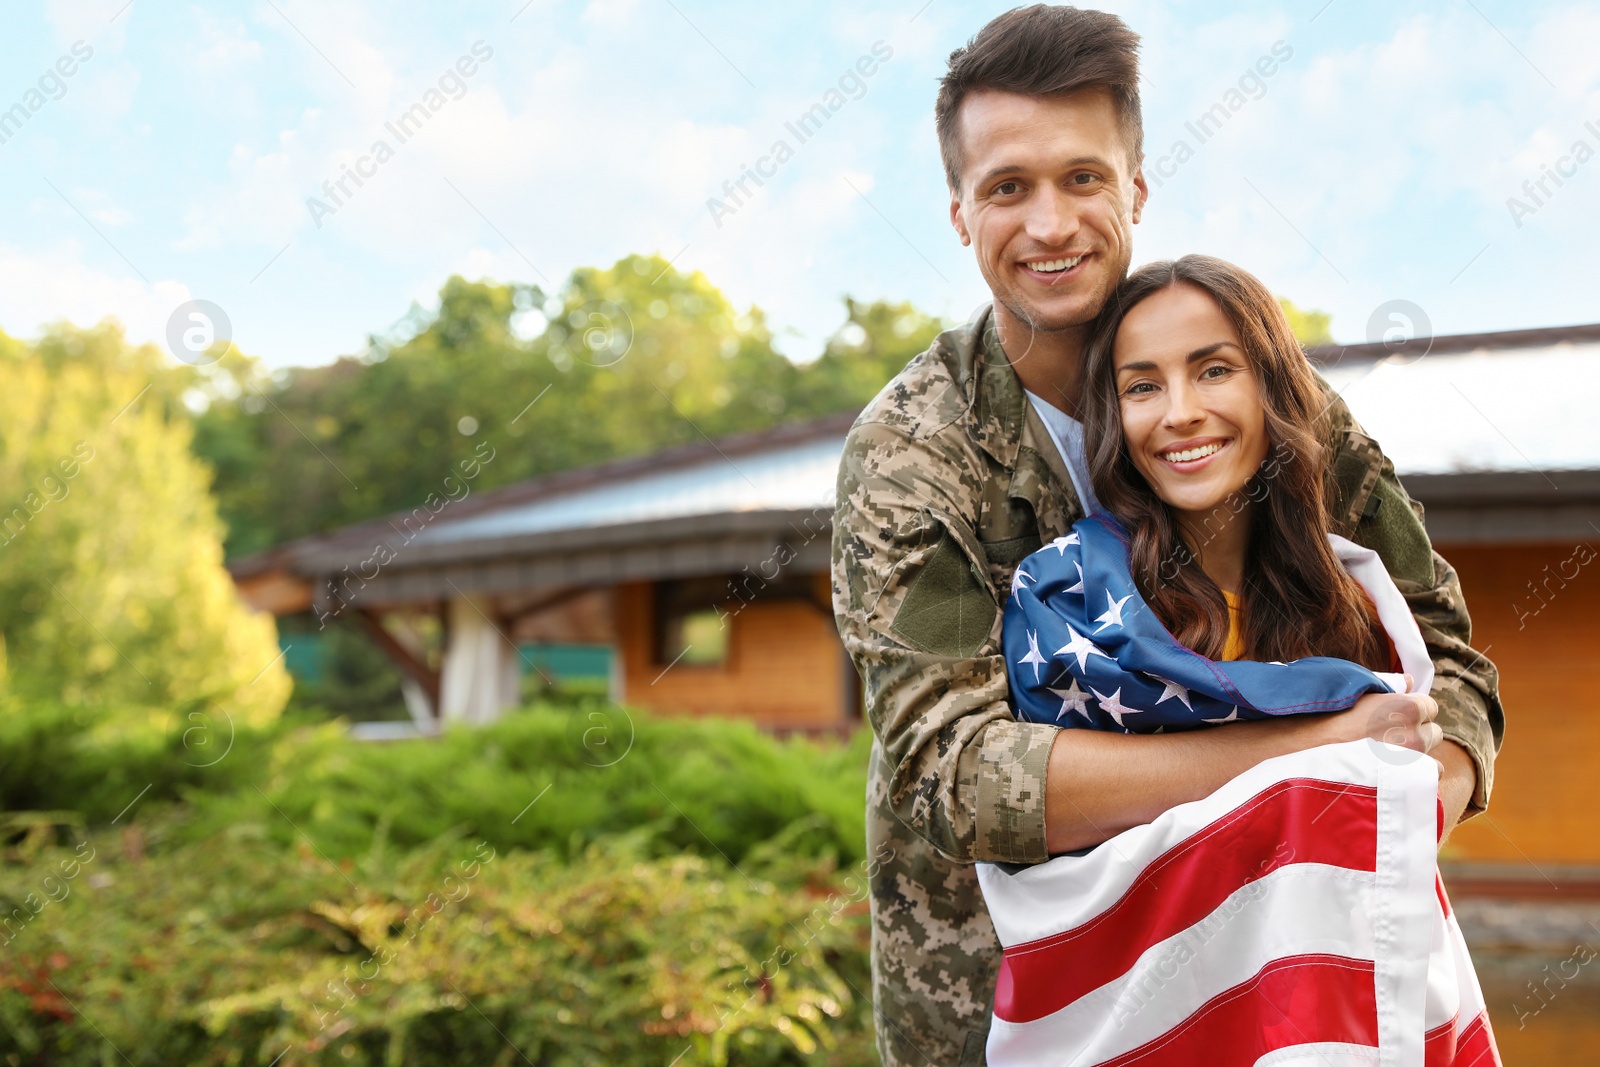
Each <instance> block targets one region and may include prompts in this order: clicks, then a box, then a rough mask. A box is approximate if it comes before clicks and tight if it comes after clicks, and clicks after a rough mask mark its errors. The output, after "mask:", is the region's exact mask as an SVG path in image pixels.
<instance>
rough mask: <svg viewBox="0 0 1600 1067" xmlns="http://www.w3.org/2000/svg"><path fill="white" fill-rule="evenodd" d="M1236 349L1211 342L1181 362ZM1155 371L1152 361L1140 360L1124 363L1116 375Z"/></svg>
mask: <svg viewBox="0 0 1600 1067" xmlns="http://www.w3.org/2000/svg"><path fill="white" fill-rule="evenodd" d="M1238 347H1239V346H1238V345H1236V344H1234V343H1233V342H1232V341H1215V342H1213V343H1211V344H1209V345H1206V346H1204V347H1203V348H1197V349H1195V350H1194V351H1193V352H1190V353H1189V354H1188V355H1187V356H1184V357H1183V361H1184V362H1185V363H1193V362H1195V361H1196V360H1201V359H1205V358H1206V357H1207V356H1212V355H1216V353H1217V351H1218V350H1219V349H1223V348H1238ZM1155 369H1156V364H1155V361H1154V360H1149V359H1141V360H1139V361H1138V362H1136V363H1124V364H1123V365H1122V366H1120V367H1118V368H1117V373H1118V374H1121V373H1122V372H1123V371H1130V370H1155Z"/></svg>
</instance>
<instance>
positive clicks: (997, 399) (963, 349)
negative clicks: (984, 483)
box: [952, 304, 1028, 469]
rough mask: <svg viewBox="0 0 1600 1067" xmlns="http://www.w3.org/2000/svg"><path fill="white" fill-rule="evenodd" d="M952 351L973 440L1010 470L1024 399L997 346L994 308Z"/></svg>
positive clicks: (963, 334)
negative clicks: (970, 423)
mask: <svg viewBox="0 0 1600 1067" xmlns="http://www.w3.org/2000/svg"><path fill="white" fill-rule="evenodd" d="M952 347H953V354H954V356H955V366H954V367H953V368H952V369H953V370H954V371H955V377H956V381H957V383H959V384H960V386H961V389H962V392H963V394H964V395H965V397H966V402H967V412H968V417H969V418H970V419H971V420H972V435H973V438H974V440H976V441H977V442H978V446H979V447H980V448H982V449H983V450H984V451H985V452H987V453H988V454H989V455H990V456H992V457H993V458H994V459H995V461H996V462H998V463H1000V464H1001V465H1002V466H1005V467H1006V468H1008V469H1009V468H1012V467H1015V466H1016V464H1017V448H1018V446H1019V444H1020V443H1021V440H1022V433H1023V427H1024V425H1025V423H1026V418H1027V408H1028V398H1027V395H1026V394H1025V393H1024V391H1023V388H1022V382H1021V381H1019V380H1018V379H1017V372H1016V371H1015V370H1013V369H1012V367H1011V361H1010V360H1009V359H1007V358H1006V353H1005V349H1004V348H1002V347H1001V346H1000V331H999V329H998V328H996V326H995V323H994V305H993V304H990V305H989V306H988V307H985V308H984V309H983V310H982V311H981V312H979V314H978V317H977V319H976V320H975V321H973V322H972V323H971V325H969V326H968V327H967V328H966V329H965V330H963V331H962V332H961V336H960V340H959V341H958V342H957V343H956V344H955V345H954V346H952Z"/></svg>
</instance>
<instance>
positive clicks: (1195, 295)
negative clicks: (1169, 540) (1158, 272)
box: [1112, 282, 1268, 521]
mask: <svg viewBox="0 0 1600 1067" xmlns="http://www.w3.org/2000/svg"><path fill="white" fill-rule="evenodd" d="M1112 358H1113V366H1114V367H1115V369H1116V374H1117V403H1118V409H1119V410H1120V412H1121V416H1122V432H1123V436H1124V437H1125V438H1126V441H1127V448H1128V455H1129V457H1130V458H1131V459H1132V460H1133V465H1134V466H1135V467H1136V468H1138V470H1139V472H1140V473H1141V474H1143V475H1144V476H1145V480H1146V481H1148V482H1149V483H1150V487H1151V488H1152V489H1153V490H1154V491H1155V494H1156V495H1157V496H1158V497H1160V498H1161V499H1162V500H1163V501H1165V502H1166V503H1167V505H1168V506H1169V507H1171V508H1173V509H1174V510H1175V511H1177V512H1179V513H1180V514H1184V515H1187V516H1189V517H1190V518H1194V519H1198V520H1201V521H1204V519H1205V517H1206V516H1208V515H1210V514H1211V513H1213V512H1214V511H1215V510H1216V509H1217V507H1218V506H1219V505H1220V504H1222V503H1223V502H1224V501H1226V500H1227V499H1228V496H1229V495H1230V494H1232V493H1237V492H1238V491H1239V490H1241V489H1243V488H1244V486H1245V483H1246V482H1248V481H1249V480H1250V477H1251V476H1252V475H1254V474H1255V472H1256V470H1257V468H1259V467H1260V466H1261V464H1262V462H1263V461H1264V460H1265V459H1266V458H1267V448H1268V441H1267V429H1266V415H1265V412H1264V410H1263V408H1262V401H1261V386H1260V383H1259V382H1258V380H1257V378H1256V375H1255V372H1254V371H1253V370H1252V368H1251V366H1250V360H1249V357H1248V356H1246V355H1245V352H1244V347H1243V345H1242V344H1241V343H1240V340H1239V333H1238V331H1237V330H1235V329H1234V328H1233V323H1231V322H1229V321H1228V317H1227V316H1226V315H1224V314H1223V313H1222V308H1221V307H1220V306H1218V304H1217V302H1216V301H1215V300H1213V299H1212V297H1211V295H1210V294H1209V293H1207V292H1206V291H1205V290H1204V289H1201V288H1199V287H1197V286H1194V285H1189V284H1187V283H1183V282H1180V283H1178V284H1177V285H1172V286H1168V287H1167V288H1165V289H1162V290H1160V291H1159V292H1156V293H1154V294H1152V295H1150V296H1148V297H1146V298H1145V299H1144V300H1141V301H1140V302H1139V303H1138V304H1136V305H1135V306H1134V308H1133V310H1132V311H1129V312H1128V314H1127V315H1126V316H1125V317H1124V318H1123V320H1122V324H1121V326H1120V327H1119V328H1118V330H1117V336H1116V341H1115V343H1114V345H1113V348H1112ZM1234 510H1238V508H1234Z"/></svg>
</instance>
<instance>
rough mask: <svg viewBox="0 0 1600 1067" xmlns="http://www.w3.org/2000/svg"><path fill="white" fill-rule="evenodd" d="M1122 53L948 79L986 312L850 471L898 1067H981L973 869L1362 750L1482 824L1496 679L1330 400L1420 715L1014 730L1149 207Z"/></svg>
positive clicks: (985, 934) (969, 65)
mask: <svg viewBox="0 0 1600 1067" xmlns="http://www.w3.org/2000/svg"><path fill="white" fill-rule="evenodd" d="M1137 48H1138V38H1137V36H1136V35H1134V34H1133V33H1132V32H1131V31H1130V30H1129V29H1128V28H1127V27H1126V26H1125V25H1124V24H1123V23H1122V21H1121V20H1120V19H1118V18H1117V17H1115V16H1113V15H1107V14H1103V13H1100V12H1094V11H1082V10H1077V9H1073V8H1066V7H1048V6H1045V5H1037V6H1034V7H1030V8H1023V9H1017V10H1014V11H1011V12H1008V13H1007V14H1005V15H1002V16H1000V17H998V18H996V19H995V20H994V21H992V22H991V23H989V25H987V26H985V27H984V28H983V30H982V31H981V32H980V33H979V34H978V35H977V36H976V37H974V38H973V39H972V41H970V42H969V43H968V45H967V47H965V48H963V49H958V50H957V51H956V52H954V53H952V55H951V57H950V69H949V73H948V74H947V75H946V77H945V78H944V80H943V83H942V84H941V87H940V90H939V96H938V102H937V104H936V108H935V116H936V126H937V130H938V135H939V142H940V150H941V154H942V157H943V160H944V164H945V170H946V180H947V182H948V184H949V187H950V220H951V223H952V225H953V226H954V227H955V230H956V233H957V234H958V235H959V237H960V239H961V243H962V244H964V245H969V246H971V247H972V249H973V251H974V253H975V255H976V256H977V260H978V265H979V267H980V269H981V270H982V272H983V276H984V280H985V281H986V282H987V283H988V285H989V288H990V290H991V291H992V293H993V295H994V303H993V305H992V307H991V308H990V309H986V310H985V311H984V312H983V313H981V314H980V315H979V316H978V317H977V318H976V320H975V321H974V322H973V323H970V324H968V325H967V326H965V327H962V328H959V329H956V330H951V331H949V332H947V333H945V334H942V335H941V336H940V337H939V338H937V339H936V340H935V341H934V343H933V345H932V347H931V348H930V349H929V350H928V351H927V352H925V353H923V354H922V355H920V356H918V357H917V358H916V359H914V360H912V361H911V363H910V364H908V365H907V367H906V368H905V370H904V371H902V372H901V373H900V375H899V376H898V377H896V378H895V380H894V381H892V382H890V383H889V385H888V386H887V387H886V388H885V389H884V390H883V392H882V393H880V394H879V396H878V397H877V398H876V399H875V400H874V401H873V402H872V403H871V404H870V405H868V407H867V409H866V410H865V411H864V412H863V413H862V414H861V417H860V418H859V419H858V420H857V422H856V424H855V426H854V428H853V429H852V430H851V433H850V438H849V441H848V443H847V444H846V447H845V453H844V458H843V461H842V463H841V467H840V472H839V487H838V505H837V512H836V514H835V518H834V546H833V550H834V563H833V586H834V608H835V612H836V614H837V616H838V620H839V628H840V632H841V635H842V636H843V638H844V641H845V645H846V647H847V649H848V650H849V652H850V654H851V657H852V658H853V659H854V661H855V663H856V666H857V668H858V669H859V671H860V672H861V676H862V679H863V682H864V685H865V695H866V702H867V710H868V715H869V718H870V719H871V722H872V726H873V730H874V732H875V733H876V742H875V743H874V745H873V751H872V765H871V768H870V772H869V784H868V795H867V806H868V812H867V822H868V829H867V835H868V849H869V853H870V854H871V855H872V856H874V857H875V864H876V871H875V873H873V874H872V875H871V885H872V916H873V938H872V972H873V996H874V1002H875V1007H876V1021H877V1029H878V1048H879V1052H880V1055H881V1056H882V1059H883V1062H884V1063H885V1064H888V1065H891V1067H897V1065H901V1064H906V1065H911V1064H917V1065H922V1064H935V1065H939V1067H946V1065H951V1067H954V1065H961V1067H967V1065H971V1064H978V1063H982V1062H983V1048H984V1042H985V1038H986V1035H987V1030H988V1025H989V1017H990V1010H991V1005H992V1003H993V994H994V983H995V978H996V973H997V969H998V966H999V961H1000V954H1001V953H1000V945H999V942H998V941H997V939H996V937H995V933H994V928H993V926H992V924H991V923H990V921H989V917H988V914H987V912H986V911H985V910H984V906H983V900H982V897H981V895H980V893H979V891H978V887H977V880H976V877H975V874H974V871H973V867H972V864H973V863H975V862H978V861H1002V862H1012V863H1034V862H1039V861H1042V860H1044V859H1046V858H1048V857H1049V856H1050V855H1052V854H1055V853H1060V852H1065V851H1070V850H1073V849H1078V848H1084V847H1088V846H1091V845H1094V844H1097V843H1099V842H1101V841H1104V840H1106V839H1107V838H1108V837H1111V836H1112V835H1114V834H1116V833H1118V832H1120V831H1122V830H1124V829H1126V828H1128V827H1130V826H1136V825H1139V824H1142V823H1145V822H1148V821H1150V820H1151V819H1153V818H1154V817H1155V816H1156V815H1158V814H1160V813H1161V812H1163V811H1165V810H1167V809H1169V808H1171V807H1173V806H1174V805H1176V804H1179V803H1183V802H1186V801H1190V800H1195V799H1198V798H1200V797H1203V796H1206V795H1207V794H1209V793H1211V792H1212V791H1213V790H1215V789H1216V788H1217V787H1218V786H1220V785H1222V784H1223V783H1224V782H1226V781H1228V780H1229V779H1231V778H1233V777H1234V776H1235V775H1237V774H1239V773H1241V772H1242V771H1244V770H1246V769H1248V768H1249V767H1252V766H1254V765H1255V764H1257V763H1259V762H1260V761H1261V760H1263V759H1267V758H1270V757H1272V756H1276V755H1280V754H1283V753H1286V752H1291V751H1298V750H1301V749H1304V748H1308V747H1311V746H1314V745H1318V744H1324V743H1328V742H1333V741H1343V740H1352V739H1356V738H1360V737H1364V736H1375V737H1376V736H1382V737H1384V739H1386V740H1390V741H1395V740H1400V741H1402V742H1403V743H1405V744H1407V745H1408V746H1409V747H1412V748H1415V749H1417V750H1419V751H1429V752H1430V753H1431V754H1432V755H1433V756H1434V757H1435V758H1436V759H1438V761H1439V763H1440V765H1441V778H1440V787H1439V791H1440V797H1441V800H1442V802H1443V805H1444V807H1445V811H1446V820H1447V825H1452V826H1453V825H1454V824H1455V822H1456V821H1457V820H1458V819H1459V818H1461V817H1463V814H1464V813H1474V814H1475V813H1476V812H1478V811H1481V810H1483V808H1484V806H1485V805H1486V804H1487V803H1488V798H1489V792H1490V787H1491V784H1492V773H1493V760H1494V755H1495V752H1496V751H1497V749H1498V746H1499V742H1500V737H1501V733H1502V729H1503V726H1502V723H1503V715H1502V711H1501V708H1500V704H1499V699H1498V697H1497V695H1496V675H1495V670H1494V667H1493V665H1492V664H1490V663H1489V662H1488V661H1486V660H1485V659H1484V658H1483V657H1482V656H1480V655H1478V654H1476V653H1474V652H1473V651H1472V649H1471V648H1469V647H1468V644H1467V642H1468V641H1469V640H1470V621H1469V619H1468V617H1467V613H1466V607H1465V605H1464V603H1463V601H1462V597H1461V589H1460V585H1459V582H1458V581H1457V579H1456V576H1455V572H1454V571H1453V570H1451V568H1450V567H1449V565H1448V564H1447V563H1446V562H1445V561H1444V560H1443V559H1442V558H1440V557H1439V556H1438V555H1437V554H1436V553H1434V552H1433V551H1432V547H1431V545H1430V544H1429V542H1428V538H1427V533H1426V531H1425V530H1424V529H1423V527H1422V523H1421V509H1420V508H1419V507H1417V506H1416V505H1415V504H1413V503H1412V502H1411V501H1410V499H1409V498H1408V497H1407V496H1406V494H1405V491H1404V490H1403V489H1402V488H1401V486H1400V484H1399V482H1398V481H1397V480H1396V478H1395V476H1394V468H1393V466H1392V465H1391V464H1390V463H1389V462H1388V460H1386V459H1385V458H1384V457H1383V455H1382V453H1381V452H1380V451H1379V450H1378V447H1377V445H1376V444H1375V443H1374V442H1373V441H1372V440H1371V439H1370V438H1368V437H1366V436H1365V435H1364V434H1363V433H1362V432H1361V430H1360V428H1359V426H1357V425H1356V423H1355V421H1354V420H1353V418H1352V417H1351V416H1350V413H1349V411H1348V410H1347V409H1346V408H1345V406H1344V405H1343V403H1342V402H1341V401H1339V399H1338V398H1337V396H1334V395H1333V394H1332V393H1331V391H1330V393H1329V401H1330V409H1331V412H1332V414H1333V416H1334V418H1333V423H1334V432H1333V435H1332V438H1331V439H1330V441H1329V442H1328V445H1329V451H1328V454H1327V457H1326V459H1327V463H1328V483H1329V493H1330V496H1329V499H1330V501H1332V502H1333V504H1334V508H1333V514H1334V516H1335V532H1337V533H1340V534H1343V535H1345V536H1347V537H1350V538H1352V539H1353V540H1355V541H1357V542H1358V543H1361V544H1364V545H1367V546H1368V547H1371V548H1373V549H1375V550H1376V551H1377V552H1378V554H1379V555H1380V556H1381V557H1382V559H1383V560H1384V563H1385V566H1386V567H1387V568H1388V569H1389V571H1390V573H1391V575H1392V576H1393V577H1394V578H1395V579H1396V581H1397V584H1398V585H1399V586H1400V589H1401V590H1402V592H1404V593H1405V594H1406V597H1407V601H1408V603H1409V604H1410V605H1411V607H1412V610H1413V612H1414V614H1415V615H1416V617H1417V620H1418V622H1419V624H1420V625H1421V628H1422V632H1423V635H1424V638H1425V640H1426V641H1427V643H1428V645H1429V652H1430V654H1431V655H1432V657H1433V659H1434V663H1435V669H1436V673H1437V675H1438V677H1437V680H1436V681H1435V683H1434V687H1433V692H1432V694H1431V697H1432V699H1431V700H1430V699H1429V698H1428V697H1418V698H1414V702H1413V703H1411V704H1408V705H1407V707H1408V709H1409V710H1408V711H1406V712H1405V714H1404V715H1403V717H1402V720H1400V721H1395V720H1387V721H1384V722H1379V723H1374V722H1365V721H1360V720H1359V719H1357V718H1355V717H1353V716H1352V713H1350V712H1345V713H1338V714H1331V715H1318V716H1296V717H1293V718H1292V719H1290V720H1280V721H1272V722H1258V723H1241V724H1236V725H1227V726H1220V727H1217V728H1215V729H1211V730H1206V731H1198V732H1190V733H1184V734H1175V735H1120V734H1110V733H1100V732H1097V731H1089V730H1058V729H1055V728H1054V727H1051V726H1046V725H1038V724H1032V723H1024V722H1018V721H1016V719H1015V717H1014V714H1013V711H1012V708H1011V706H1010V704H1009V703H1008V694H1007V683H1006V669H1005V661H1004V658H1003V656H1002V654H1001V649H1000V620H1001V606H1002V605H1003V604H1004V602H1005V597H1006V594H1007V591H1008V589H1009V582H1010V577H1011V573H1012V571H1013V569H1014V568H1015V566H1016V564H1017V562H1018V561H1020V560H1021V559H1023V558H1024V557H1025V556H1027V555H1028V554H1029V553H1030V552H1032V551H1034V550H1035V549H1037V548H1038V547H1039V546H1040V545H1041V544H1042V543H1043V542H1045V541H1049V540H1051V539H1053V538H1055V537H1057V536H1059V535H1061V534H1063V533H1065V532H1066V531H1067V529H1068V528H1069V527H1070V526H1071V524H1072V523H1073V522H1075V521H1076V520H1077V519H1079V518H1080V517H1082V516H1083V515H1084V514H1086V513H1087V512H1089V511H1092V510H1094V508H1095V504H1094V501H1093V499H1092V496H1091V487H1090V485H1089V480H1088V476H1087V470H1088V467H1087V463H1086V462H1085V458H1084V447H1083V440H1082V426H1081V424H1080V423H1078V422H1077V421H1076V419H1075V418H1074V416H1075V414H1076V413H1077V410H1078V399H1079V396H1080V389H1081V381H1082V374H1083V364H1082V346H1083V343H1084V340H1085V335H1086V332H1087V327H1088V325H1089V323H1090V322H1091V320H1092V319H1093V318H1094V316H1095V315H1096V313H1097V312H1098V311H1099V310H1100V309H1101V307H1102V306H1103V305H1104V303H1105V301H1106V299H1107V297H1108V296H1109V294H1110V293H1111V292H1112V290H1113V289H1114V287H1115V286H1116V284H1117V282H1118V281H1119V280H1120V279H1121V278H1122V277H1123V276H1124V274H1125V272H1126V270H1127V267H1128V264H1129V261H1130V258H1131V254H1132V253H1131V247H1130V239H1131V230H1132V227H1133V226H1134V225H1135V224H1136V223H1137V222H1138V221H1139V217H1140V214H1141V212H1142V209H1143V206H1144V202H1145V199H1146V197H1147V196H1148V189H1147V187H1146V185H1145V181H1144V178H1143V176H1142V174H1141V172H1140V169H1139V168H1140V160H1141V158H1142V151H1141V144H1142V140H1143V133H1142V127H1141V118H1140V112H1139V95H1138V61H1137ZM1435 714H1437V720H1436V721H1434V716H1435ZM1441 735H1442V738H1443V739H1442V740H1441Z"/></svg>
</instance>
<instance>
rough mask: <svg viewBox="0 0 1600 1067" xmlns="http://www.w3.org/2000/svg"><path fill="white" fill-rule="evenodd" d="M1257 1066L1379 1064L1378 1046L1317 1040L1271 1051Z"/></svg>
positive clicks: (1358, 1066)
mask: <svg viewBox="0 0 1600 1067" xmlns="http://www.w3.org/2000/svg"><path fill="white" fill-rule="evenodd" d="M1255 1067H1378V1050H1377V1049H1375V1048H1373V1047H1372V1046H1371V1045H1346V1044H1344V1043H1342V1042H1336V1041H1318V1042H1315V1043H1313V1044H1309V1045H1295V1046H1294V1047H1292V1048H1280V1049H1278V1050H1277V1051H1276V1052H1269V1053H1267V1054H1266V1055H1265V1056H1262V1057H1261V1058H1260V1059H1259V1060H1256V1062H1255Z"/></svg>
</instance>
